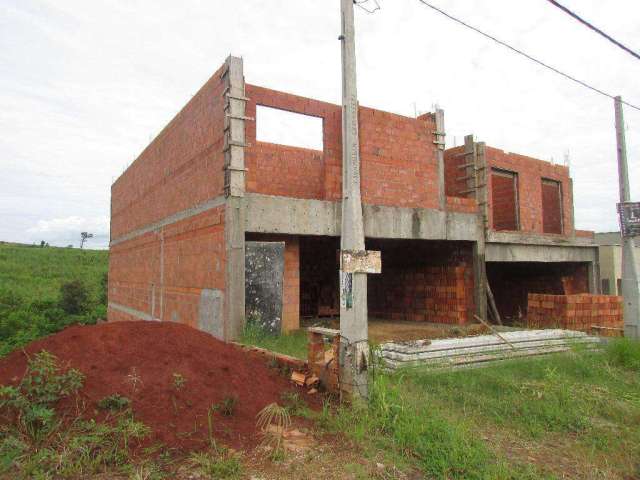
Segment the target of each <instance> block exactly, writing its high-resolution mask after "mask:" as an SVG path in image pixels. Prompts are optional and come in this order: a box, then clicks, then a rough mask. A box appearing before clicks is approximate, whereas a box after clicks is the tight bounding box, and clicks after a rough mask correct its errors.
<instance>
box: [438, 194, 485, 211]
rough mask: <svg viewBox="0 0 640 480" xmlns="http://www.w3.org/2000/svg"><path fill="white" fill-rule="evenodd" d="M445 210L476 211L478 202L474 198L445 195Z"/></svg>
mask: <svg viewBox="0 0 640 480" xmlns="http://www.w3.org/2000/svg"><path fill="white" fill-rule="evenodd" d="M446 208H447V210H449V211H453V212H461V213H477V212H478V202H476V199H475V198H464V197H447V206H446Z"/></svg>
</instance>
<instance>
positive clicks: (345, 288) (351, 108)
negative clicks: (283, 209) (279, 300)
mask: <svg viewBox="0 0 640 480" xmlns="http://www.w3.org/2000/svg"><path fill="white" fill-rule="evenodd" d="M341 21H342V35H341V36H340V40H341V41H342V231H341V237H340V249H341V255H340V334H341V344H340V345H341V346H340V383H341V386H342V389H343V390H344V391H346V392H348V393H351V394H352V395H353V396H355V397H364V398H366V397H367V396H368V391H367V379H368V374H367V362H368V353H369V348H368V329H367V274H366V273H364V272H363V271H357V272H345V271H344V270H343V263H344V262H343V259H344V256H345V254H349V253H350V252H364V250H365V246H364V227H363V224H362V202H361V198H360V151H359V150H360V145H359V140H358V94H357V90H356V47H355V39H354V34H355V27H354V18H353V0H341Z"/></svg>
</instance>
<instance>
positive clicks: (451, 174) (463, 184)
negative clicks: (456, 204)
mask: <svg viewBox="0 0 640 480" xmlns="http://www.w3.org/2000/svg"><path fill="white" fill-rule="evenodd" d="M463 154H464V146H460V147H453V148H448V149H447V150H445V151H444V187H445V188H444V190H445V193H446V194H447V196H450V197H468V196H469V194H468V193H461V192H463V191H465V190H467V189H468V188H469V187H468V186H467V181H466V180H460V178H461V177H464V176H465V175H466V169H464V168H459V167H460V166H461V165H463V164H464V163H465V161H466V160H465V158H464V155H463Z"/></svg>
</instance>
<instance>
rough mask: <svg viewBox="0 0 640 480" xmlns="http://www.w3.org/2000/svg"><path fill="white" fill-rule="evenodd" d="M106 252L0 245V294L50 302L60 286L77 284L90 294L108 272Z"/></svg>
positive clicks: (97, 287)
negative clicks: (15, 294) (0, 292)
mask: <svg viewBox="0 0 640 480" xmlns="http://www.w3.org/2000/svg"><path fill="white" fill-rule="evenodd" d="M108 263H109V252H108V251H107V250H88V249H85V250H80V249H77V248H59V247H44V248H40V247H39V246H32V245H23V244H16V243H5V242H1V243H0V291H2V290H12V291H13V292H14V293H17V294H18V295H20V296H21V297H23V299H25V300H54V299H56V298H57V297H58V292H59V290H60V286H61V285H62V284H63V283H64V282H69V281H72V280H81V281H83V282H84V283H86V284H87V286H88V287H89V288H90V289H91V290H92V291H94V292H97V290H98V289H99V287H100V279H101V277H102V275H103V274H104V272H106V271H107V269H108Z"/></svg>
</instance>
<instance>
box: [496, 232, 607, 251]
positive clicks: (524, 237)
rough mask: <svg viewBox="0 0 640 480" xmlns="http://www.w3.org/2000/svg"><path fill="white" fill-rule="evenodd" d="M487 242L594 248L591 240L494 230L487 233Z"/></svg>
mask: <svg viewBox="0 0 640 480" xmlns="http://www.w3.org/2000/svg"><path fill="white" fill-rule="evenodd" d="M487 242H489V243H513V244H526V245H549V246H568V247H595V246H596V245H595V243H594V241H593V239H590V238H581V237H565V236H556V235H542V234H537V233H527V232H496V231H495V230H490V231H489V232H488V233H487Z"/></svg>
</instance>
